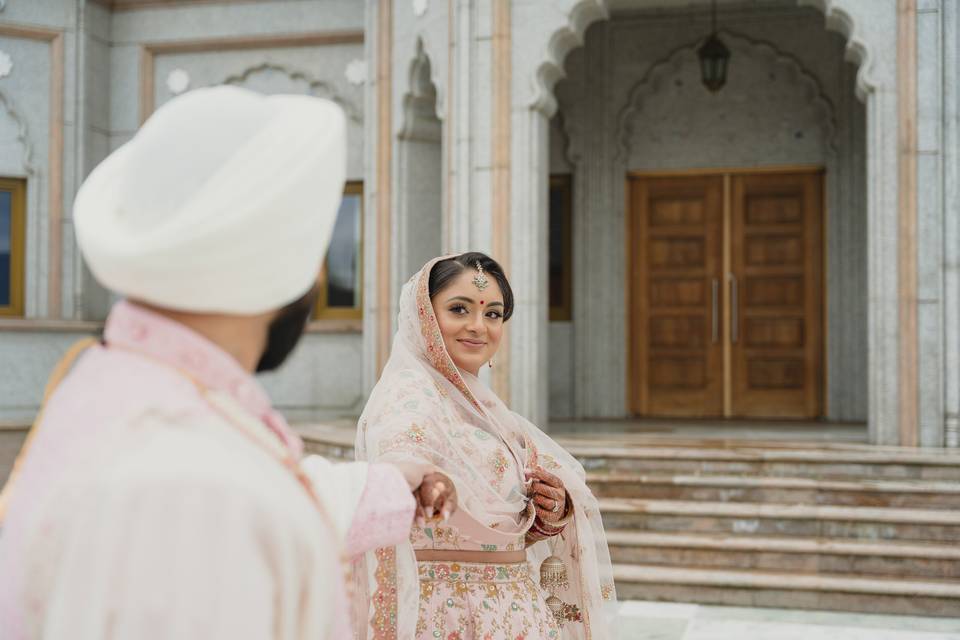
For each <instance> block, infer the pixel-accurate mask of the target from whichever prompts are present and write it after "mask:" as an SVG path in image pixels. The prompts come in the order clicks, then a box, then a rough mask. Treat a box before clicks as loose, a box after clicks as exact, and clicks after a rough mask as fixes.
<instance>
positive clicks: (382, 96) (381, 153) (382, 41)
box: [375, 0, 393, 377]
mask: <svg viewBox="0 0 960 640" xmlns="http://www.w3.org/2000/svg"><path fill="white" fill-rule="evenodd" d="M375 11H376V12H377V15H376V34H377V96H376V103H375V104H376V105H377V114H376V118H377V140H376V145H377V146H376V149H377V151H376V158H375V161H376V164H375V167H376V193H377V199H376V203H377V209H376V212H375V219H376V245H377V246H376V252H377V253H376V277H375V282H376V309H377V316H376V331H375V333H376V372H375V375H376V376H377V377H379V376H380V372H381V371H383V367H384V366H385V365H386V364H387V358H389V356H390V339H391V335H390V327H391V317H390V309H391V308H392V306H391V303H392V301H393V297H392V292H391V288H390V280H391V278H390V265H391V263H392V262H393V256H392V255H391V252H390V244H391V241H392V235H393V233H392V231H393V221H392V216H391V212H392V208H393V193H392V190H391V187H392V183H393V171H392V169H393V122H392V120H393V119H392V117H391V114H392V111H393V0H380V1H379V2H378V3H377V4H376V8H375Z"/></svg>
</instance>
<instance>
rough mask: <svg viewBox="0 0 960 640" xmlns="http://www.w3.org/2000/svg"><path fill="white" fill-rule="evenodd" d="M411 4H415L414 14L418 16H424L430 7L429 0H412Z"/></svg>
mask: <svg viewBox="0 0 960 640" xmlns="http://www.w3.org/2000/svg"><path fill="white" fill-rule="evenodd" d="M411 4H412V6H413V15H415V16H417V17H418V18H422V17H423V16H424V15H425V14H426V13H427V9H428V8H429V7H428V5H429V2H428V0H411Z"/></svg>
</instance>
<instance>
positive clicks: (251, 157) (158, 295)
mask: <svg viewBox="0 0 960 640" xmlns="http://www.w3.org/2000/svg"><path fill="white" fill-rule="evenodd" d="M345 172H346V120H345V119H344V116H343V112H342V111H341V109H340V107H338V106H337V105H335V104H334V103H332V102H330V101H328V100H322V99H320V98H313V97H309V96H294V95H275V96H263V95H260V94H257V93H253V92H251V91H247V90H245V89H239V88H236V87H214V88H209V89H198V90H196V91H191V92H190V93H187V94H185V95H183V96H181V97H178V98H175V99H174V100H171V101H170V102H168V103H167V104H166V105H164V106H163V107H161V108H160V109H158V110H157V112H156V113H155V114H154V115H153V116H152V117H151V118H150V119H149V120H148V121H147V122H146V123H145V124H144V125H143V127H142V128H141V129H140V131H138V132H137V134H136V136H134V138H133V139H132V140H131V141H130V142H128V143H127V144H125V145H123V146H122V147H120V148H119V149H117V150H116V151H115V152H113V153H112V154H110V156H109V157H108V158H107V159H106V160H104V161H103V162H102V163H101V164H100V165H99V166H97V168H96V169H94V170H93V172H92V173H91V174H90V177H89V178H87V180H86V182H84V183H83V186H82V187H81V188H80V191H79V192H78V193H77V199H76V202H75V203H74V208H73V217H74V221H75V225H76V229H77V240H78V242H79V244H80V250H81V251H82V253H83V256H84V258H85V259H86V261H87V264H88V265H89V266H90V269H91V271H92V272H93V275H94V276H96V278H97V279H98V280H99V281H100V282H101V283H102V284H103V285H104V286H106V287H107V288H109V289H112V290H114V291H116V292H118V293H120V294H123V295H125V296H127V297H130V298H133V299H136V300H142V301H144V302H148V303H150V304H153V305H156V306H159V307H164V308H168V309H177V310H181V311H193V312H201V313H228V314H238V315H246V314H258V313H263V312H266V311H270V310H273V309H278V308H280V307H282V306H284V305H286V304H288V303H290V302H292V301H294V300H296V299H297V298H299V297H301V296H302V295H303V294H304V293H306V292H307V291H309V290H310V288H311V286H313V283H314V282H315V281H316V278H317V274H318V273H319V271H320V266H321V263H322V261H323V256H324V255H325V253H326V249H327V243H328V242H329V241H330V235H331V232H332V230H333V224H334V222H335V220H336V216H337V210H338V207H339V204H340V199H341V196H342V193H343V181H344V174H345Z"/></svg>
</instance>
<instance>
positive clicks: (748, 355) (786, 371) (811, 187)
mask: <svg viewBox="0 0 960 640" xmlns="http://www.w3.org/2000/svg"><path fill="white" fill-rule="evenodd" d="M821 208H822V196H821V175H820V174H815V173H796V174H757V175H737V176H733V177H732V180H731V207H730V210H731V238H730V248H729V250H730V257H731V267H732V269H731V274H730V276H729V284H730V287H731V295H736V299H734V300H733V301H732V302H731V304H732V305H733V308H732V312H733V316H732V317H733V321H734V322H735V323H736V325H735V330H733V331H731V336H730V340H731V342H732V349H731V358H732V380H731V384H732V385H733V392H732V398H733V407H732V413H733V415H734V416H742V417H781V418H815V417H817V416H819V415H820V412H821V400H820V397H821V391H820V389H821V378H822V372H821V326H822V325H821V322H822V320H821V318H822V316H821V303H822V292H821V291H822V283H821V277H822V276H821V250H822V249H821V247H822V239H821Z"/></svg>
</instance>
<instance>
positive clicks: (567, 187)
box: [547, 173, 573, 322]
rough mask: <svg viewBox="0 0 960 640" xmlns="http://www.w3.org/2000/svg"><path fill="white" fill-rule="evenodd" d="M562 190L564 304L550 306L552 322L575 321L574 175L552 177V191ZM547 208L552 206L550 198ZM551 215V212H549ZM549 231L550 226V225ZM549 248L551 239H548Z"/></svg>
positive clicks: (561, 174)
mask: <svg viewBox="0 0 960 640" xmlns="http://www.w3.org/2000/svg"><path fill="white" fill-rule="evenodd" d="M554 189H560V191H561V193H562V194H563V195H562V198H563V200H562V207H563V209H562V210H563V226H562V229H563V235H564V238H563V265H564V268H563V283H562V284H563V292H564V304H561V305H553V304H550V322H570V321H571V320H573V174H572V173H554V174H551V175H550V191H551V192H552V191H553V190H554ZM547 206H548V207H549V206H550V202H549V198H548V202H547ZM548 215H549V211H548ZM548 229H549V224H548ZM547 243H548V246H549V238H548V239H547ZM548 259H549V255H548ZM549 278H550V274H549V273H548V274H547V300H548V304H549V298H550V280H549Z"/></svg>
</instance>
